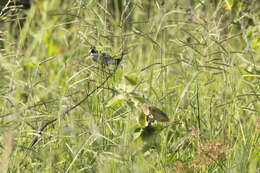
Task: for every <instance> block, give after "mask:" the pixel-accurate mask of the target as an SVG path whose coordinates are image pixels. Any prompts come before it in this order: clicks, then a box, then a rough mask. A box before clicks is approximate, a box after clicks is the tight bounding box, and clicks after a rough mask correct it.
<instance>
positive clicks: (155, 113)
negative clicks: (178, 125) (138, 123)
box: [141, 104, 170, 122]
mask: <svg viewBox="0 0 260 173" xmlns="http://www.w3.org/2000/svg"><path fill="white" fill-rule="evenodd" d="M141 109H142V110H143V112H144V114H145V115H147V116H148V118H149V119H151V120H157V121H161V122H168V121H170V119H169V118H168V116H167V114H166V113H164V112H163V111H161V110H160V109H158V108H156V107H154V106H149V105H147V104H142V105H141Z"/></svg>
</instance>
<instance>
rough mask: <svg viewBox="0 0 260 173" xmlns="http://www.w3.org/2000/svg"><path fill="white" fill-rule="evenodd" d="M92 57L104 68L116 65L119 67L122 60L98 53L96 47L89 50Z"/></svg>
mask: <svg viewBox="0 0 260 173" xmlns="http://www.w3.org/2000/svg"><path fill="white" fill-rule="evenodd" d="M89 54H90V57H91V59H92V60H93V61H95V62H98V63H100V64H102V65H104V66H107V65H110V64H114V65H116V66H118V65H119V64H120V62H121V60H122V59H114V58H112V57H111V56H109V55H107V54H106V53H103V52H98V51H97V50H96V48H95V47H91V48H90V50H89Z"/></svg>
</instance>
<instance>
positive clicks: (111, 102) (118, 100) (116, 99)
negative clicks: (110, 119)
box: [106, 94, 125, 107]
mask: <svg viewBox="0 0 260 173" xmlns="http://www.w3.org/2000/svg"><path fill="white" fill-rule="evenodd" d="M124 101H125V96H124V95H122V94H119V95H117V96H115V97H113V98H112V99H111V100H109V101H108V103H107V105H106V107H111V106H115V105H116V104H118V103H122V102H124Z"/></svg>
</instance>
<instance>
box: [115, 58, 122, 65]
mask: <svg viewBox="0 0 260 173" xmlns="http://www.w3.org/2000/svg"><path fill="white" fill-rule="evenodd" d="M121 61H122V58H119V59H115V64H116V66H118V65H119V64H120V62H121Z"/></svg>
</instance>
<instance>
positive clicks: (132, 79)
mask: <svg viewBox="0 0 260 173" xmlns="http://www.w3.org/2000/svg"><path fill="white" fill-rule="evenodd" d="M125 79H126V80H127V81H128V82H129V83H130V84H131V85H136V84H137V83H138V78H137V77H136V76H132V75H125Z"/></svg>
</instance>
